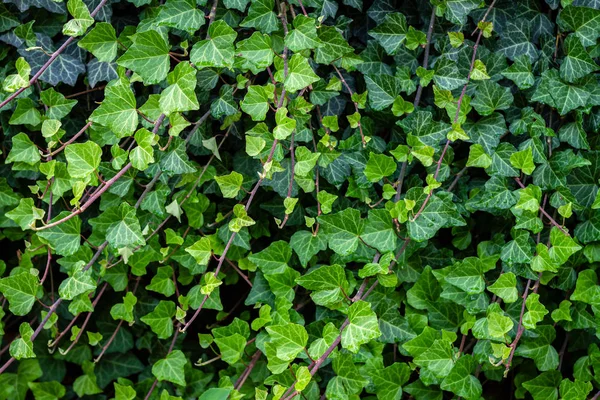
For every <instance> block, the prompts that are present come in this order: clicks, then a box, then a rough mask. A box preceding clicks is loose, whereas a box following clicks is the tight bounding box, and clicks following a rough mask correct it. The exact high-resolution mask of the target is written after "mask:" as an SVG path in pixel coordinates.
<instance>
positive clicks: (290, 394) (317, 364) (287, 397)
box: [281, 246, 406, 400]
mask: <svg viewBox="0 0 600 400" xmlns="http://www.w3.org/2000/svg"><path fill="white" fill-rule="evenodd" d="M405 248H406V247H405V246H403V247H402V249H401V250H400V252H399V255H400V254H401V252H402V251H404V249H405ZM399 255H398V256H399ZM398 256H397V257H398ZM379 257H380V254H379V253H376V254H375V257H374V258H373V262H378V261H379ZM390 268H391V265H390ZM367 280H368V278H366V279H365V280H364V281H363V283H362V285H361V286H360V288H359V289H358V292H357V294H356V296H354V297H353V298H352V300H351V301H352V303H355V302H357V301H358V300H363V299H366V298H367V297H368V296H369V294H370V293H371V291H372V290H373V289H375V287H376V286H377V284H378V281H375V282H374V283H373V285H371V287H370V288H369V290H367V292H365V293H364V294H363V295H361V296H359V293H361V290H364V289H365V287H366V282H367ZM348 325H350V320H349V319H348V318H346V319H345V320H344V322H343V323H342V326H340V333H339V335H338V336H337V337H336V338H335V340H334V341H333V343H331V346H329V347H328V348H327V350H325V352H324V353H323V354H322V355H321V356H320V357H319V358H318V359H317V360H316V361H313V362H312V363H310V365H309V366H308V368H309V372H310V376H315V374H316V373H317V371H319V368H321V366H322V365H323V363H324V362H325V361H326V360H327V358H329V356H330V355H331V353H333V351H334V350H335V349H336V348H337V346H338V345H339V344H340V343H341V342H342V333H343V332H344V329H346V327H347V326H348ZM296 382H297V381H295V382H294V383H292V384H291V385H290V387H289V388H288V390H286V392H285V393H284V394H283V396H281V398H282V400H291V399H293V398H294V397H295V396H296V395H297V394H298V391H297V390H295V389H294V386H295V385H296Z"/></svg>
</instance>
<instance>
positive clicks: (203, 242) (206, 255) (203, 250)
mask: <svg viewBox="0 0 600 400" xmlns="http://www.w3.org/2000/svg"><path fill="white" fill-rule="evenodd" d="M185 251H186V252H188V253H189V254H190V255H191V256H192V257H194V259H195V260H196V262H197V263H198V264H199V265H208V262H209V261H210V257H211V256H212V245H211V242H210V239H208V238H207V237H203V238H201V239H200V240H198V241H197V242H195V243H194V244H193V245H191V246H190V247H186V249H185Z"/></svg>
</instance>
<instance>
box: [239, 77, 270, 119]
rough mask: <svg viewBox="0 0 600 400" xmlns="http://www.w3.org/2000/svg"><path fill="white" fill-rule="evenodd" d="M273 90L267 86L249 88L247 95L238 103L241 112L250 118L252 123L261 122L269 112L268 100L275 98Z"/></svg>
mask: <svg viewBox="0 0 600 400" xmlns="http://www.w3.org/2000/svg"><path fill="white" fill-rule="evenodd" d="M274 90H275V88H274V87H273V86H272V85H271V84H269V85H267V86H249V87H248V93H246V96H245V97H244V100H242V102H240V107H241V108H242V110H243V111H244V112H245V113H246V114H248V115H250V117H252V121H263V120H264V119H265V117H266V115H267V111H269V100H273V99H274V98H275V94H274V92H273V91H274Z"/></svg>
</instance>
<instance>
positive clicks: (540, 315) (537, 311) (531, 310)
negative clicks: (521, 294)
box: [523, 293, 548, 329]
mask: <svg viewBox="0 0 600 400" xmlns="http://www.w3.org/2000/svg"><path fill="white" fill-rule="evenodd" d="M525 305H526V307H527V312H526V313H525V314H524V315H523V326H524V327H525V328H526V329H535V327H536V324H537V323H538V322H541V321H542V320H543V319H544V316H545V315H546V314H548V310H547V309H546V307H544V305H543V304H542V303H540V295H539V294H537V293H531V294H530V295H529V296H527V301H526V302H525Z"/></svg>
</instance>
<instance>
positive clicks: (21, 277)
mask: <svg viewBox="0 0 600 400" xmlns="http://www.w3.org/2000/svg"><path fill="white" fill-rule="evenodd" d="M38 285H39V280H38V278H37V277H36V276H34V275H32V274H30V273H29V272H21V273H18V274H14V275H11V276H7V277H5V278H2V279H0V292H2V294H3V295H4V297H6V299H7V300H8V309H9V310H10V312H12V313H13V314H14V315H27V313H29V312H30V311H31V308H32V307H33V304H34V303H35V300H36V298H37V293H38V289H39V286H38Z"/></svg>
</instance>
